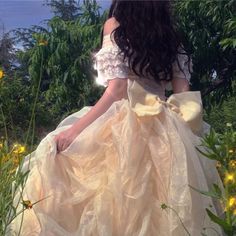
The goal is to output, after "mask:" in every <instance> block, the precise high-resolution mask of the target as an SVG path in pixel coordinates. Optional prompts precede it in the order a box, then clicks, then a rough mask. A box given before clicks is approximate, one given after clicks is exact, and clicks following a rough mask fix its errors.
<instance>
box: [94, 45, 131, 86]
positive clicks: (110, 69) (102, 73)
mask: <svg viewBox="0 0 236 236" xmlns="http://www.w3.org/2000/svg"><path fill="white" fill-rule="evenodd" d="M119 50H120V49H119V47H118V46H117V45H114V44H113V45H109V46H106V47H103V48H101V49H100V50H99V51H98V52H97V53H96V54H95V65H94V67H95V69H96V70H97V72H98V78H97V81H98V82H99V83H100V84H102V85H104V86H107V85H108V80H111V79H115V78H121V79H125V78H127V77H128V74H129V67H128V62H127V60H126V61H125V62H123V54H119Z"/></svg>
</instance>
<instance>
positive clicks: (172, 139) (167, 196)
mask: <svg viewBox="0 0 236 236" xmlns="http://www.w3.org/2000/svg"><path fill="white" fill-rule="evenodd" d="M199 94H200V93H199V92H184V93H181V94H176V95H172V96H171V98H169V99H168V100H167V102H166V101H162V100H160V99H158V97H156V100H155V102H154V100H152V99H151V98H153V97H152V96H151V95H150V96H149V97H146V98H147V99H145V101H144V100H143V101H144V102H141V101H140V102H135V99H133V100H132V99H131V101H128V100H127V99H122V100H120V101H117V102H115V103H113V104H112V106H111V107H110V108H109V109H108V110H107V112H105V113H104V114H103V115H102V116H100V117H99V118H98V119H97V120H95V121H94V122H93V123H92V124H91V125H89V126H88V127H87V128H86V129H84V130H83V131H82V133H80V134H79V135H78V136H77V138H76V139H75V140H74V141H73V142H72V144H71V145H70V146H69V147H68V148H67V149H66V150H65V151H63V152H62V153H59V154H57V152H56V145H55V142H54V141H53V138H54V136H55V134H57V133H59V132H61V131H62V130H65V129H67V128H68V127H70V125H72V124H73V122H75V121H76V120H77V119H79V118H80V117H81V116H83V115H84V114H85V113H86V112H87V111H88V110H89V109H90V108H91V107H84V108H83V109H82V110H80V111H78V112H76V113H74V114H72V115H70V116H69V117H67V118H66V119H64V120H63V121H62V122H61V123H60V124H59V126H58V127H57V129H55V130H54V131H53V132H51V133H49V134H48V135H47V136H46V137H45V138H44V139H43V140H42V141H41V142H40V144H39V146H38V148H37V149H36V151H35V152H33V153H31V155H28V156H27V157H26V158H25V164H24V170H27V169H28V164H29V160H30V173H29V176H28V180H27V183H26V186H25V189H24V192H23V199H24V200H30V201H31V202H32V203H33V202H36V201H38V200H40V199H43V198H46V197H47V198H46V199H44V200H43V201H41V202H39V203H37V204H35V205H34V206H33V208H32V209H26V210H25V211H24V218H23V224H22V229H21V234H20V235H23V236H34V235H40V236H90V235H91V236H111V235H112V236H144V235H145V236H184V235H188V233H187V232H186V230H185V229H184V227H183V225H182V223H183V224H184V226H185V228H186V229H187V230H188V232H189V233H190V234H191V235H192V236H200V235H201V232H205V233H206V234H207V235H208V236H213V235H223V234H222V232H221V231H220V228H218V227H217V225H216V224H214V223H212V222H211V221H210V219H209V217H208V216H207V214H206V211H205V208H209V209H210V210H211V211H212V212H215V213H216V214H221V213H222V209H221V207H220V205H219V204H217V202H215V201H213V199H211V198H210V197H207V196H204V195H202V194H200V193H198V192H196V191H195V190H193V189H191V188H190V187H189V185H191V186H193V187H195V188H197V189H200V190H205V191H207V190H208V189H209V187H211V184H212V183H218V184H220V186H221V187H222V182H221V180H220V177H219V175H218V172H217V169H216V168H215V162H214V161H212V160H209V159H207V158H205V157H203V156H200V154H199V153H198V151H197V150H196V148H195V146H197V145H199V144H200V135H197V134H196V132H197V131H196V130H194V127H195V128H196V127H197V126H199V125H200V126H201V132H202V134H203V133H204V132H208V131H207V128H209V126H208V125H207V124H206V123H205V122H204V121H201V119H199V118H196V117H195V118H193V119H192V118H191V117H190V118H189V116H188V114H193V113H194V112H195V113H196V114H195V115H197V116H198V115H199V112H200V111H199V110H198V108H197V107H196V106H195V105H196V104H198V103H199V104H200V103H201V101H200V100H199ZM186 101H188V102H187V103H186ZM189 102H190V103H189ZM191 102H192V103H191ZM157 103H158V104H157ZM194 103H195V105H194ZM169 104H172V105H171V106H170V105H169ZM157 105H158V106H157ZM189 110H190V111H192V113H191V112H190V113H188V112H189ZM191 119H192V120H191ZM189 120H191V121H190V122H187V121H189ZM199 122H202V123H200V124H199ZM198 130H199V129H198ZM19 196H20V194H18V197H19ZM17 200H18V199H17V198H16V199H15V201H16V202H17ZM163 203H165V204H166V205H167V206H170V207H171V208H173V209H174V210H175V211H176V212H174V211H173V210H171V209H170V208H167V209H162V208H161V204H163ZM21 206H22V205H21V204H20V207H19V209H18V211H20V210H21V209H22V207H21ZM176 213H178V215H179V217H180V219H181V220H182V223H181V221H180V219H179V217H178V216H177V215H176ZM20 223H21V215H19V217H17V218H16V219H15V220H14V221H13V222H12V224H11V227H9V230H10V229H11V230H12V231H11V233H10V232H9V233H8V235H14V232H15V233H16V232H18V230H19V227H20ZM204 227H205V228H207V229H206V230H205V231H204V230H203V228H204ZM212 227H213V228H215V230H216V231H218V232H219V234H216V232H215V231H214V230H213V229H212Z"/></svg>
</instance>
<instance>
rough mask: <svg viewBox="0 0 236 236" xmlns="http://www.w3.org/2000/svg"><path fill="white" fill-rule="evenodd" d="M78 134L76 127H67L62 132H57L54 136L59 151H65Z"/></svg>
mask: <svg viewBox="0 0 236 236" xmlns="http://www.w3.org/2000/svg"><path fill="white" fill-rule="evenodd" d="M77 135H78V132H75V129H71V128H69V129H67V130H64V131H62V132H61V133H59V134H57V135H56V136H55V137H54V140H55V142H56V145H57V151H58V152H62V151H64V150H65V149H66V148H67V147H69V145H70V144H71V143H72V142H73V140H74V139H75V138H76V136H77Z"/></svg>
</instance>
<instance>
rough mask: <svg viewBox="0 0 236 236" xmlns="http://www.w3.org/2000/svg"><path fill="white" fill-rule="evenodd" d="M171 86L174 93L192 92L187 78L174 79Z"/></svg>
mask: <svg viewBox="0 0 236 236" xmlns="http://www.w3.org/2000/svg"><path fill="white" fill-rule="evenodd" d="M171 84H172V88H173V92H174V93H181V92H185V91H189V90H190V87H189V81H188V80H186V79H185V78H173V79H172V80H171Z"/></svg>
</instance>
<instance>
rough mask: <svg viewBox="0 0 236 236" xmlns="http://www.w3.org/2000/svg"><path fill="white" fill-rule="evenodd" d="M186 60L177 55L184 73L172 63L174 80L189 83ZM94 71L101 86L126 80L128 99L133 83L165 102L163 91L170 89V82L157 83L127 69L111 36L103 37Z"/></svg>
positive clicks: (126, 62) (184, 57) (126, 61)
mask: <svg viewBox="0 0 236 236" xmlns="http://www.w3.org/2000/svg"><path fill="white" fill-rule="evenodd" d="M186 60H187V57H186V55H183V54H179V62H180V66H181V68H182V69H183V71H184V73H183V72H182V71H180V70H179V67H178V66H177V62H175V63H173V72H174V78H183V79H187V80H188V81H190V77H191V75H190V73H189V71H188V68H187V63H186ZM95 69H97V72H98V77H97V79H96V81H97V82H98V83H99V84H101V85H103V86H107V85H108V81H109V80H111V79H115V78H120V79H128V88H127V90H128V91H127V93H128V98H130V96H132V93H133V92H134V93H135V91H134V88H136V86H134V84H135V83H138V84H139V85H141V87H142V89H143V90H145V91H146V92H147V93H151V94H156V95H158V96H159V97H160V99H162V100H166V97H165V90H169V89H171V83H170V82H167V81H160V82H159V83H157V82H156V81H155V80H154V79H150V78H148V77H141V76H137V75H136V74H135V73H134V72H133V71H132V70H131V69H130V68H129V66H128V60H127V58H126V60H125V61H123V54H122V53H120V49H119V47H118V45H117V44H116V43H115V40H114V37H113V35H112V34H108V35H105V36H104V37H103V44H102V48H101V49H100V50H99V51H98V52H97V53H96V54H95ZM136 95H137V94H136Z"/></svg>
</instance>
